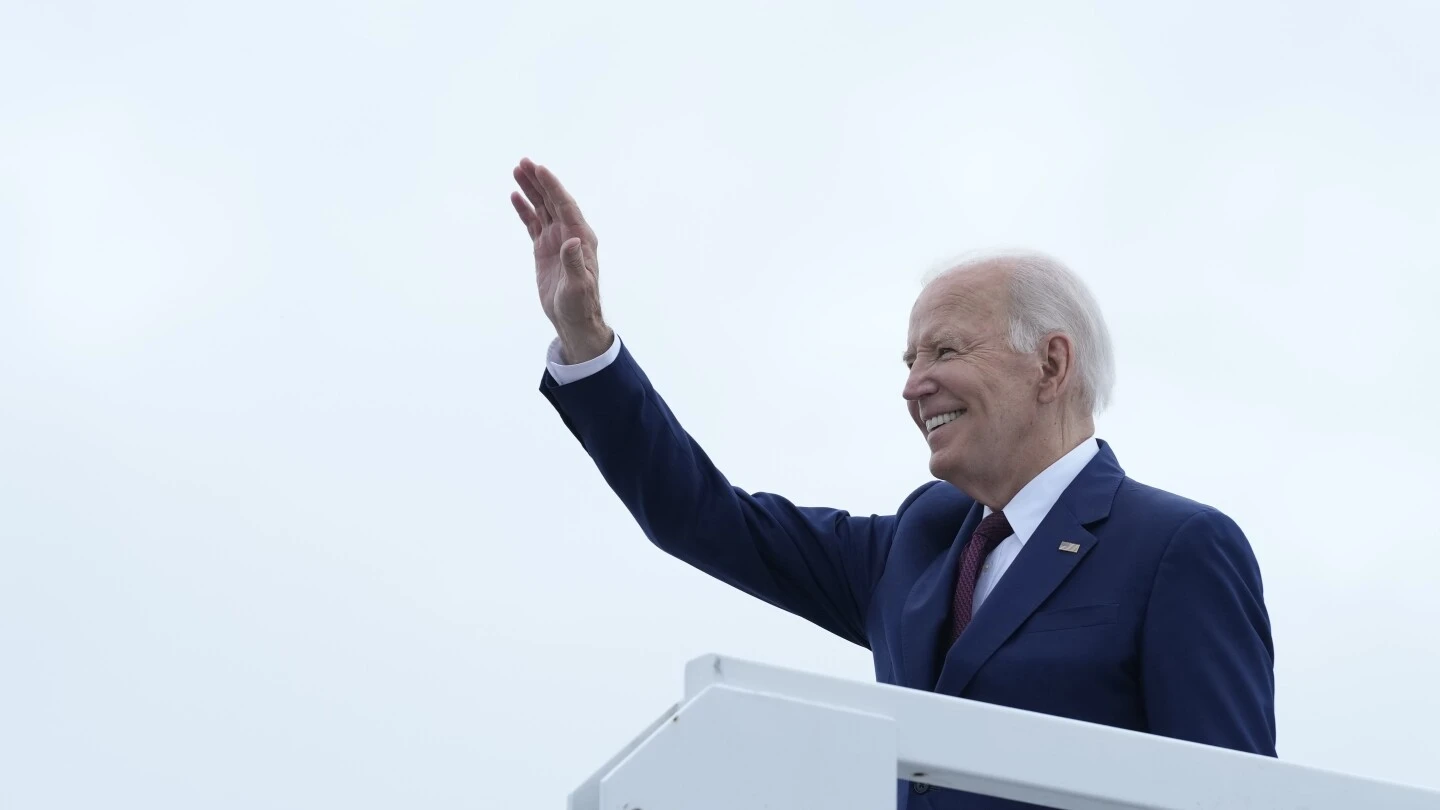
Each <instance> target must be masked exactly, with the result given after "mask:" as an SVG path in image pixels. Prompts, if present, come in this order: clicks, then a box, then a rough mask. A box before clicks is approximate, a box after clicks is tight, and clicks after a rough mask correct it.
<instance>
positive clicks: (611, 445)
mask: <svg viewBox="0 0 1440 810" xmlns="http://www.w3.org/2000/svg"><path fill="white" fill-rule="evenodd" d="M541 392H542V393H543V394H544V395H545V396H546V398H548V399H549V400H550V402H551V403H552V404H553V405H554V406H555V408H556V410H557V411H559V413H560V416H561V417H562V418H563V419H564V421H565V424H566V425H568V426H569V428H570V430H571V431H572V432H573V433H574V434H575V436H576V437H577V438H578V439H579V440H580V442H581V443H582V444H583V445H584V447H585V450H586V451H587V452H588V453H589V454H590V456H591V458H593V459H594V461H595V463H596V464H597V465H598V466H599V469H600V472H601V474H602V475H604V477H605V480H606V481H607V482H608V483H609V485H610V487H611V488H612V489H613V490H614V491H615V492H616V494H617V495H619V496H620V499H621V500H622V501H623V502H624V503H625V505H626V506H627V507H628V508H629V510H630V512H631V514H633V515H634V517H635V519H636V520H637V521H638V522H639V524H640V527H641V528H642V529H643V530H644V532H645V534H646V535H647V536H648V537H649V538H650V539H651V541H653V542H654V543H655V544H656V545H657V546H659V547H660V548H661V549H663V550H665V551H666V552H668V553H670V554H673V555H674V556H676V557H678V558H680V559H682V560H684V561H686V562H688V563H690V564H691V565H694V566H696V567H697V568H699V569H701V570H703V571H705V572H707V573H709V574H711V575H713V576H715V577H717V578H719V579H721V580H723V581H725V582H727V583H729V584H731V585H733V586H735V587H737V588H739V589H741V590H743V591H745V592H747V593H750V594H753V595H754V596H757V597H759V598H761V599H763V600H765V601H766V602H769V603H770V604H772V605H775V606H776V607H779V608H782V609H784V610H787V611H789V612H791V613H794V614H797V615H799V616H802V617H804V618H806V619H808V620H810V621H811V622H814V623H815V624H817V625H819V626H821V627H823V628H825V629H827V630H829V631H831V632H832V633H835V634H837V635H840V636H842V637H844V638H847V639H849V640H851V641H853V642H855V643H856V644H860V645H863V646H865V647H867V648H869V649H870V650H871V651H872V652H873V654H874V658H875V677H876V679H877V680H879V681H880V682H882V683H891V684H898V685H900V686H906V687H912V688H915V689H923V690H927V691H933V692H939V693H943V694H947V695H956V696H960V697H964V698H968V699H971V700H977V701H984V702H986V703H994V704H999V705H1002V706H1012V707H1015V708H1018V709H1026V710H1029V711H1036V712H1044V713H1046V714H1051V715H1059V716H1062V717H1069V718H1074V719H1077V720H1083V721H1089V722H1093V723H1103V724H1105V725H1110V726H1118V727H1120V728H1125V729H1133V730H1137V731H1145V732H1150V733H1154V734H1162V735H1165V736H1168V737H1175V738H1179V739H1183V740H1191V741H1194V742H1200V743H1206V744H1210V745H1216V746H1223V747H1226V748H1233V749H1237V750H1240V751H1248V752H1252V753H1257V754H1265V755H1271V756H1273V755H1274V754H1275V712H1274V676H1273V662H1274V651H1273V646H1272V642H1271V637H1270V621H1269V617H1268V615H1267V613H1266V609H1265V603H1264V599H1263V596H1262V593H1261V581H1260V570H1259V566H1258V565H1257V563H1256V561H1255V557H1254V554H1253V553H1252V551H1251V548H1250V544H1249V542H1248V541H1247V540H1246V539H1245V536H1244V535H1243V534H1242V533H1241V531H1240V529H1239V527H1237V526H1236V525H1235V523H1234V522H1233V521H1231V520H1230V519H1229V518H1227V517H1226V516H1225V515H1223V514H1221V513H1220V512H1218V511H1216V510H1215V509H1212V508H1210V507H1207V506H1203V505H1201V504H1198V503H1195V502H1193V501H1189V500H1186V499H1185V498H1181V497H1179V496H1176V495H1172V494H1170V493H1168V492H1163V491H1161V490H1158V489H1154V488H1152V487H1148V486H1145V485H1143V484H1139V483H1137V482H1135V481H1133V480H1131V479H1130V478H1127V477H1126V476H1125V472H1124V471H1123V470H1121V469H1120V465H1119V463H1118V462H1117V461H1116V459H1115V454H1114V453H1113V452H1112V451H1111V450H1110V447H1109V446H1108V445H1107V444H1106V443H1104V442H1101V443H1100V452H1099V454H1098V455H1097V456H1096V457H1095V458H1094V459H1092V460H1091V462H1090V463H1089V464H1088V465H1087V466H1086V467H1085V469H1084V470H1083V471H1082V472H1081V473H1080V475H1079V477H1077V478H1076V479H1075V481H1074V483H1072V484H1071V485H1070V486H1069V488H1067V489H1066V490H1065V492H1064V494H1063V495H1061V497H1060V500H1059V501H1058V502H1057V503H1056V504H1055V506H1054V508H1053V509H1051V510H1050V513H1049V514H1048V515H1047V516H1046V517H1045V520H1044V521H1043V522H1042V523H1041V524H1040V526H1039V528H1038V529H1037V530H1036V532H1035V534H1034V535H1033V536H1032V537H1031V538H1030V539H1029V541H1028V542H1026V544H1025V546H1024V548H1023V550H1022V551H1021V552H1020V555H1019V556H1018V557H1017V558H1016V559H1015V561H1014V563H1012V564H1011V566H1010V568H1009V570H1008V571H1007V572H1006V573H1005V575H1004V576H1003V577H1002V578H1001V579H1000V581H999V583H998V584H997V585H996V586H995V589H994V590H993V591H992V592H991V593H990V595H989V596H988V597H987V599H986V601H985V603H984V605H983V606H982V607H981V609H980V610H979V611H977V612H976V614H975V617H974V619H973V620H972V622H971V624H970V626H969V627H968V628H967V629H966V631H965V633H964V634H963V635H962V636H961V637H960V640H959V641H957V642H955V644H954V645H953V646H950V645H949V644H948V642H949V627H950V604H951V597H952V594H953V592H954V588H955V579H956V576H957V571H958V568H959V562H958V561H959V554H960V550H961V548H962V547H963V546H964V543H965V541H966V540H967V539H968V538H969V537H970V534H971V532H973V531H974V529H975V527H976V525H978V524H979V522H980V518H981V513H982V510H983V507H981V506H980V505H979V504H978V503H976V502H975V501H974V500H973V499H971V498H969V497H967V496H966V495H965V494H964V493H963V492H960V491H959V490H957V489H956V488H954V487H952V486H950V485H949V484H946V483H944V482H941V481H931V482H930V483H927V484H925V485H924V486H922V487H920V488H919V489H917V490H915V491H914V492H913V493H912V494H911V495H910V496H909V497H908V498H906V499H905V502H904V503H902V504H901V505H900V508H899V509H898V510H896V513H895V514H893V515H884V516H876V515H871V516H858V515H850V514H848V513H846V512H843V511H840V510H838V509H828V508H814V507H800V506H796V505H794V504H792V503H790V502H789V501H787V500H786V499H784V498H782V497H779V496H777V495H772V494H767V493H749V492H746V491H744V490H741V489H739V488H737V487H733V486H731V484H730V483H729V481H727V480H726V479H725V477H724V476H723V475H722V474H721V473H720V471H719V470H717V469H716V468H715V466H714V465H713V464H712V463H711V462H710V460H709V459H708V458H707V457H706V455H705V453H704V452H703V451H702V450H701V449H700V447H699V445H698V444H696V442H695V441H694V440H693V439H692V438H691V437H690V436H689V435H688V434H687V433H686V432H685V430H684V429H683V428H682V427H681V426H680V423H679V421H677V420H676V418H675V416H674V415H673V414H672V413H671V412H670V409H669V408H668V407H667V406H666V405H665V402H664V401H663V400H661V398H660V395H659V394H658V393H656V391H655V389H654V388H653V387H652V386H651V385H650V382H649V380H648V379H647V378H646V376H645V374H644V373H643V372H642V371H641V370H640V367H639V365H637V364H636V362H635V360H634V358H633V357H632V356H631V354H630V352H629V350H628V349H626V348H622V350H621V352H620V356H619V358H618V359H617V360H616V361H615V362H614V363H613V364H612V365H610V366H609V367H607V368H606V369H604V370H603V371H600V372H598V373H596V374H594V375H593V376H590V377H586V378H584V379H582V380H577V381H575V382H572V383H569V384H567V385H563V386H562V385H557V384H556V382H555V380H554V379H553V378H552V377H550V376H549V375H548V374H546V375H545V377H544V379H543V380H542V382H541ZM1062 542H1065V543H1074V544H1077V545H1078V546H1079V550H1078V551H1075V552H1067V551H1062V550H1060V548H1059V546H1060V544H1061V543H1062ZM957 733H963V730H960V729H957ZM899 796H900V803H899V806H900V807H901V808H904V807H906V806H907V803H908V806H909V807H910V808H916V809H917V810H918V809H919V808H931V807H933V808H936V809H937V810H941V809H943V810H950V809H951V808H954V809H955V810H959V809H960V808H965V810H1000V809H1001V808H1007V809H1008V808H1017V807H1028V806H1029V805H1021V804H1019V803H1016V802H1010V801H1005V800H1002V799H995V798H991V797H984V796H978V795H974V794H967V793H962V792H959V791H952V790H944V789H940V788H933V789H932V788H929V787H928V786H923V785H918V784H917V785H910V784H909V783H905V782H901V783H900V792H899Z"/></svg>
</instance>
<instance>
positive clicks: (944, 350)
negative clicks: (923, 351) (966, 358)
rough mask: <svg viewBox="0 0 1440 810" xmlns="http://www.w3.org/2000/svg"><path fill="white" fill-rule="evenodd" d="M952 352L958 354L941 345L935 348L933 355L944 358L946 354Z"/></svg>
mask: <svg viewBox="0 0 1440 810" xmlns="http://www.w3.org/2000/svg"><path fill="white" fill-rule="evenodd" d="M952 354H959V352H957V351H955V350H954V349H952V348H950V347H949V346H941V347H940V348H939V349H936V350H935V357H936V358H937V359H940V360H944V359H945V357H946V356H948V355H952Z"/></svg>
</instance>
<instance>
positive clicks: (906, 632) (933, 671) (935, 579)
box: [900, 501, 985, 691]
mask: <svg viewBox="0 0 1440 810" xmlns="http://www.w3.org/2000/svg"><path fill="white" fill-rule="evenodd" d="M971 503H972V504H973V505H972V506H971V507H970V511H969V512H968V513H967V514H966V515H965V520H964V522H963V523H961V525H960V530H959V531H958V532H956V533H955V535H954V536H953V537H951V539H950V544H949V547H948V548H944V549H941V550H940V551H941V553H939V554H937V555H936V557H935V559H934V560H932V561H931V563H930V565H929V566H927V567H926V568H925V571H924V573H922V574H921V575H920V578H919V579H917V580H915V584H914V585H912V586H911V588H910V593H909V595H908V596H907V597H906V600H905V608H904V611H903V612H902V613H901V616H900V655H901V657H902V659H903V663H904V667H905V681H904V683H903V685H904V686H908V687H911V688H912V689H924V690H927V691H928V690H932V689H934V688H935V679H936V677H937V675H938V674H939V672H940V659H941V656H942V655H943V654H944V646H943V645H944V644H946V643H948V642H949V640H950V614H951V612H952V604H953V601H954V597H955V579H956V578H957V577H958V576H959V575H960V571H959V568H960V562H959V561H960V550H961V549H962V548H964V546H965V541H966V540H967V539H969V537H970V535H971V534H974V532H975V527H976V526H979V525H980V518H981V517H982V516H983V515H984V511H985V507H983V506H981V505H980V504H978V503H974V502H973V501H972V502H971ZM951 525H952V526H953V525H954V524H953V523H952V524H951Z"/></svg>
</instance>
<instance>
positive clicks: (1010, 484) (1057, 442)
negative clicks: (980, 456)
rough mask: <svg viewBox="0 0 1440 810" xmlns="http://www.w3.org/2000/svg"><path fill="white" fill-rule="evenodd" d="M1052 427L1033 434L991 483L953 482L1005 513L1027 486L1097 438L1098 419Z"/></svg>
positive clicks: (1060, 421) (1072, 420) (1067, 421)
mask: <svg viewBox="0 0 1440 810" xmlns="http://www.w3.org/2000/svg"><path fill="white" fill-rule="evenodd" d="M1048 427H1049V428H1050V429H1049V430H1038V431H1035V432H1034V433H1033V434H1031V435H1032V437H1033V438H1034V439H1035V440H1034V441H1033V442H1031V443H1030V444H1029V445H1028V446H1027V447H1025V448H1022V449H1021V450H1020V451H1019V452H1017V453H1015V454H1013V455H1011V456H1009V458H1007V461H1009V462H1010V463H1009V464H1007V465H1006V467H1005V468H1004V469H1003V470H999V471H997V472H998V474H997V475H995V476H994V477H993V478H992V479H991V480H989V481H985V482H967V483H968V484H969V486H961V485H960V484H958V483H956V482H953V481H952V482H951V483H952V484H955V487H956V488H957V489H959V490H960V491H962V492H964V493H965V494H967V495H969V496H970V497H972V498H974V499H975V500H977V501H979V502H980V503H982V504H984V505H986V506H988V507H990V508H991V509H992V510H993V511H996V512H999V511H1002V510H1004V509H1005V507H1006V506H1008V505H1009V504H1010V501H1012V500H1014V499H1015V495H1016V494H1017V493H1018V492H1020V490H1022V489H1024V488H1025V485H1026V484H1029V483H1030V482H1031V481H1034V480H1035V477H1036V476H1038V475H1039V474H1040V473H1042V472H1045V470H1046V469H1047V468H1048V467H1049V466H1050V465H1051V464H1054V463H1055V462H1057V461H1059V460H1060V459H1061V458H1064V457H1065V454H1066V453H1069V452H1070V451H1071V450H1074V449H1075V448H1076V447H1079V446H1080V444H1081V443H1082V442H1084V441H1085V440H1087V439H1089V438H1090V437H1092V436H1094V435H1095V420H1094V419H1093V418H1092V417H1090V416H1089V415H1088V414H1087V415H1086V416H1084V417H1083V418H1075V417H1071V418H1066V419H1058V420H1056V422H1055V424H1052V425H1049V426H1048Z"/></svg>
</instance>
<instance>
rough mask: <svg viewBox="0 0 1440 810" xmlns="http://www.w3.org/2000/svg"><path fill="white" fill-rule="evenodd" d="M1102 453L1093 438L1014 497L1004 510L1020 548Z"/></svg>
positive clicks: (1062, 457) (1058, 461) (1081, 444)
mask: <svg viewBox="0 0 1440 810" xmlns="http://www.w3.org/2000/svg"><path fill="white" fill-rule="evenodd" d="M1099 452H1100V443H1099V442H1098V441H1096V440H1095V437H1094V436H1091V437H1090V438H1088V439H1086V440H1085V441H1083V442H1081V443H1080V445H1079V446H1078V447H1076V448H1075V449H1074V450H1071V451H1070V452H1068V453H1066V454H1065V455H1063V456H1061V457H1060V458H1059V460H1057V461H1056V462H1055V463H1054V464H1051V465H1050V466H1049V467H1046V468H1045V470H1044V471H1043V472H1041V473H1040V474H1039V475H1037V476H1035V477H1034V478H1032V479H1031V480H1030V483H1028V484H1026V485H1025V486H1024V487H1022V488H1021V489H1020V491H1019V492H1017V493H1015V497H1014V498H1011V499H1010V503H1009V504H1007V505H1006V506H1005V517H1006V519H1007V520H1009V521H1010V529H1011V530H1012V531H1013V532H1015V537H1017V538H1019V540H1020V544H1021V545H1024V544H1025V541H1027V540H1029V539H1030V535H1032V534H1034V533H1035V530H1036V529H1038V528H1040V522H1041V521H1042V520H1044V519H1045V516H1046V515H1048V514H1050V510H1051V509H1053V508H1054V507H1055V502H1056V501H1058V500H1060V496H1061V495H1063V494H1064V493H1065V490H1066V489H1068V488H1069V487H1070V485H1071V484H1072V483H1074V482H1075V478H1076V477H1077V476H1079V475H1080V471H1081V470H1083V469H1085V465H1086V464H1089V463H1090V459H1092V458H1094V457H1095V456H1096V454H1097V453H1099ZM990 511H991V510H990V507H988V506H987V507H985V514H984V517H989V516H990Z"/></svg>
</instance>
